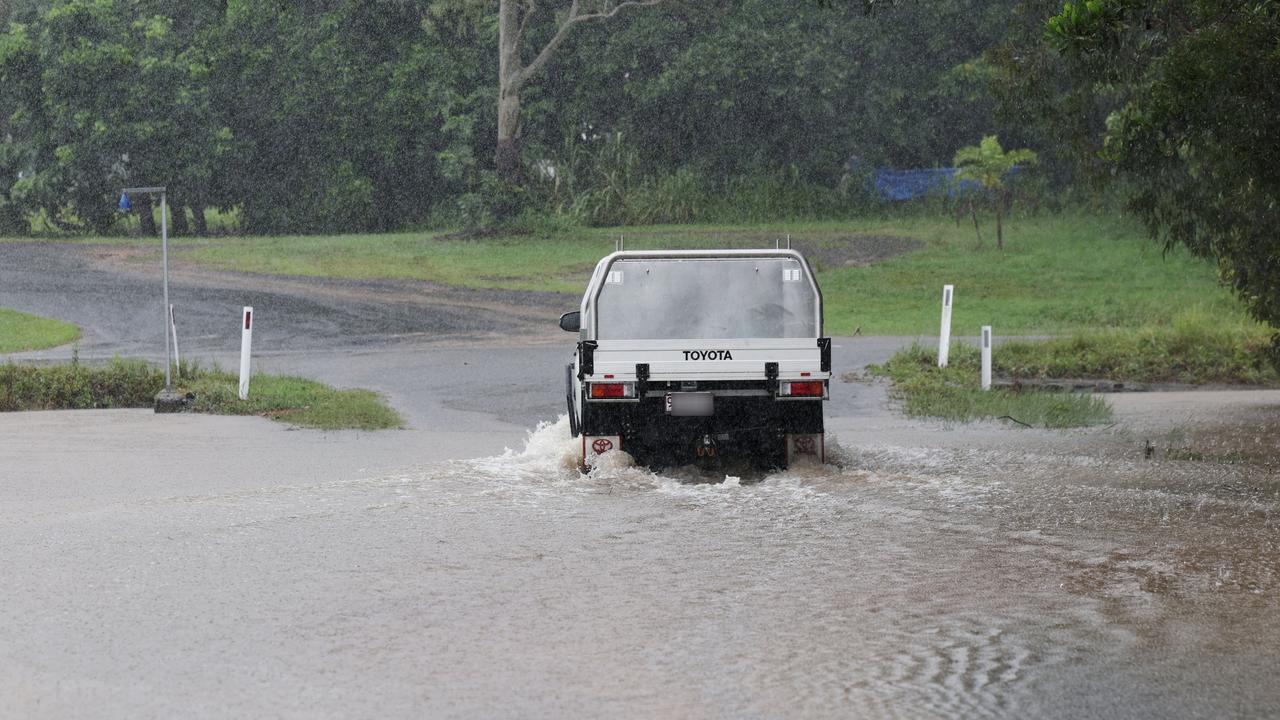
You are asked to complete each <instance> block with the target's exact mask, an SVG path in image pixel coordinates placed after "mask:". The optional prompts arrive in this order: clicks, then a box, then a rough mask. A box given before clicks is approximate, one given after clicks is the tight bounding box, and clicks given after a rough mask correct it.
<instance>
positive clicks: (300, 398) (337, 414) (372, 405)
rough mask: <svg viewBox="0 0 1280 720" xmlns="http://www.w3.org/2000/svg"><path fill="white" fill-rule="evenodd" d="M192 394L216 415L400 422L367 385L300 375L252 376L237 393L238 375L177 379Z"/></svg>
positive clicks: (307, 422) (327, 426)
mask: <svg viewBox="0 0 1280 720" xmlns="http://www.w3.org/2000/svg"><path fill="white" fill-rule="evenodd" d="M178 385H179V386H180V388H181V390H182V391H184V392H190V393H193V394H194V395H195V396H196V399H195V401H194V403H193V404H192V407H193V409H194V410H196V411H197V412H206V413H212V414H216V415H263V416H266V417H269V418H272V419H275V420H280V421H283V422H287V423H289V424H292V425H301V426H303V427H312V428H319V429H322V430H339V429H343V428H355V429H359V430H381V429H386V428H398V427H402V426H403V425H404V421H403V420H402V419H401V418H400V416H399V414H397V413H396V411H395V410H392V409H391V408H390V407H388V406H387V404H386V402H385V401H384V400H383V399H382V397H381V396H379V395H378V394H377V393H375V392H372V391H369V390H337V389H335V388H332V387H330V386H328V385H324V384H323V383H318V382H316V381H314V380H307V379H306V378H300V377H292V376H287V375H284V376H281V375H255V376H253V377H252V378H251V380H250V384H249V397H248V399H246V400H240V399H239V397H238V396H237V391H238V388H239V379H238V378H237V377H236V376H234V375H231V374H229V373H224V372H217V371H214V372H208V373H202V374H200V375H198V376H197V377H196V378H195V379H194V380H183V381H181V382H179V383H178Z"/></svg>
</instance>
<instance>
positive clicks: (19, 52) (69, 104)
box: [0, 0, 227, 232]
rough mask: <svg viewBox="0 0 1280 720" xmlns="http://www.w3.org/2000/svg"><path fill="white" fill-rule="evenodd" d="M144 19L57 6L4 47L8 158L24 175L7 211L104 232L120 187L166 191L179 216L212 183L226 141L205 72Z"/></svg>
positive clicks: (94, 1)
mask: <svg viewBox="0 0 1280 720" xmlns="http://www.w3.org/2000/svg"><path fill="white" fill-rule="evenodd" d="M136 10H137V8H135V7H134V6H133V5H132V4H131V3H126V2H124V0H59V1H58V2H55V3H53V6H52V7H51V8H50V9H49V10H48V11H47V12H45V13H44V14H43V15H41V16H39V18H38V19H36V20H35V21H34V22H32V23H31V24H29V25H22V24H14V25H12V26H10V28H9V30H8V32H6V33H5V34H4V36H3V38H0V82H2V84H3V88H4V90H3V91H2V94H0V98H3V102H4V105H5V106H6V107H7V108H8V109H9V110H10V114H9V118H8V122H9V127H8V142H9V143H10V144H11V146H12V147H11V148H9V151H10V154H11V155H12V156H16V157H19V158H20V159H21V160H20V164H21V165H23V166H25V167H23V169H22V177H21V178H19V179H17V180H16V182H14V183H13V185H12V187H10V188H9V201H10V202H16V203H18V204H20V205H21V206H22V207H23V208H25V209H27V210H36V209H39V210H43V211H44V212H45V213H46V215H47V217H48V218H50V219H51V220H52V221H53V222H55V223H56V224H58V225H61V226H63V227H69V228H81V229H92V230H95V231H97V232H106V231H107V230H108V229H109V228H110V226H111V225H112V224H113V223H114V221H115V215H114V211H113V210H114V205H115V196H116V193H118V192H119V189H120V188H121V187H122V186H125V185H130V184H166V185H169V186H171V187H172V188H173V189H174V192H173V194H172V195H173V197H175V198H177V199H179V203H178V204H179V206H180V205H181V198H182V197H183V196H184V195H185V194H186V193H187V191H188V189H189V188H192V187H195V186H197V185H198V184H199V183H200V178H202V177H207V176H209V175H211V174H213V172H215V171H214V169H213V168H214V166H216V164H217V162H218V160H219V158H220V156H221V155H222V152H223V150H224V149H225V147H226V145H225V140H226V138H227V136H226V133H225V131H224V130H222V129H221V128H218V127H217V126H216V125H214V124H213V123H212V122H211V119H212V113H211V112H210V110H209V108H208V105H207V100H208V97H207V94H206V93H205V92H204V84H203V82H202V79H203V76H204V74H205V73H206V72H207V67H206V66H205V65H204V64H203V63H202V61H201V58H200V57H199V55H198V53H196V52H194V51H193V50H192V49H191V47H190V46H189V45H187V44H186V43H184V42H183V41H182V39H181V38H180V37H179V36H178V35H177V34H176V33H175V32H174V31H173V24H172V21H171V20H170V19H169V18H167V17H165V16H163V15H156V14H148V13H145V12H143V13H139V12H137V11H136ZM146 209H147V208H146V206H145V205H144V206H143V210H144V212H143V213H142V217H143V219H144V223H146V222H149V220H150V213H149V212H145V210H146Z"/></svg>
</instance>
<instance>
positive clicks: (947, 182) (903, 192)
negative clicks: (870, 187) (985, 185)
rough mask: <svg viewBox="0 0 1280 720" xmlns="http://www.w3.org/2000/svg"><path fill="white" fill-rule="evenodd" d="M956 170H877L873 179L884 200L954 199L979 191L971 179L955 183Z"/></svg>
mask: <svg viewBox="0 0 1280 720" xmlns="http://www.w3.org/2000/svg"><path fill="white" fill-rule="evenodd" d="M955 174H956V169H955V168H932V169H928V170H890V169H888V168H879V169H877V170H876V172H875V175H874V176H873V177H872V179H871V182H872V183H873V184H874V187H875V191H876V194H877V195H879V196H880V197H882V198H884V199H886V200H911V199H912V198H918V197H925V196H928V195H933V196H940V195H946V196H947V197H955V196H956V195H960V194H963V193H967V192H975V191H977V190H978V183H976V182H974V181H972V180H961V181H960V182H959V183H956V182H954V180H953V178H954V177H955Z"/></svg>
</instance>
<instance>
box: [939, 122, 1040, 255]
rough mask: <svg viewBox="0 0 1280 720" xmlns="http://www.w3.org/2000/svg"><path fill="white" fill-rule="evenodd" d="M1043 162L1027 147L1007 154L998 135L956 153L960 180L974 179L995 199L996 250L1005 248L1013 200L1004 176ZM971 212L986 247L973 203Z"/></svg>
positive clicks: (970, 202) (956, 164) (970, 207)
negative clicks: (1008, 211)
mask: <svg viewBox="0 0 1280 720" xmlns="http://www.w3.org/2000/svg"><path fill="white" fill-rule="evenodd" d="M1038 161H1039V158H1037V157H1036V154H1035V153H1034V152H1032V151H1030V150H1027V149H1026V148H1021V149H1018V150H1010V151H1008V152H1005V150H1004V148H1002V147H1000V141H999V140H998V139H996V136H995V135H988V136H986V137H984V138H982V142H981V143H980V144H978V145H970V146H969V147H963V148H960V149H959V150H957V151H956V157H955V160H954V161H953V163H954V165H955V166H956V180H957V181H963V180H972V181H973V182H976V183H978V185H980V186H981V187H982V192H983V194H984V195H986V197H987V198H988V199H989V200H992V201H993V203H994V205H995V210H996V247H998V248H1000V249H1001V250H1003V249H1004V225H1003V217H1004V208H1005V205H1006V204H1007V203H1008V202H1009V200H1010V199H1011V195H1010V192H1009V190H1008V188H1007V187H1006V186H1005V184H1004V176H1005V174H1006V173H1008V172H1009V171H1010V170H1012V169H1013V168H1015V167H1017V166H1018V165H1034V164H1035V163H1036V162H1038ZM969 212H970V213H972V215H973V229H974V231H975V232H977V233H978V244H979V245H981V244H982V232H981V231H979V230H978V213H977V212H976V211H975V210H974V208H973V201H972V200H970V201H969Z"/></svg>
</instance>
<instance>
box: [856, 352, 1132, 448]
mask: <svg viewBox="0 0 1280 720" xmlns="http://www.w3.org/2000/svg"><path fill="white" fill-rule="evenodd" d="M869 369H870V371H871V372H872V373H874V374H877V375H882V376H885V377H888V378H890V379H892V380H893V393H894V395H895V396H896V397H897V398H898V399H899V400H900V401H901V402H902V409H903V412H905V413H906V414H907V415H908V416H911V417H932V418H941V419H943V420H951V421H954V422H968V421H971V420H984V419H985V420H997V419H1010V420H1013V421H1015V422H1018V423H1021V424H1024V425H1030V426H1032V427H1045V428H1071V427H1084V426H1088V425H1101V424H1105V423H1108V422H1111V418H1112V415H1111V407H1110V406H1109V405H1107V403H1106V401H1105V400H1103V399H1102V398H1100V397H1097V396H1094V395H1081V394H1076V393H1043V392H1013V391H1009V390H1001V389H993V390H988V391H983V390H982V389H981V387H980V382H979V371H980V369H981V360H980V357H979V355H978V350H977V349H976V348H973V347H969V346H963V345H962V346H959V347H956V348H954V349H953V351H952V353H951V356H950V359H949V362H948V364H947V367H945V368H939V367H938V364H937V353H936V352H935V351H934V350H931V349H926V348H924V347H921V346H920V345H918V344H916V345H913V346H911V347H910V348H908V349H906V350H903V351H901V352H899V353H898V354H897V355H894V356H893V357H892V358H891V359H890V360H889V362H887V363H885V364H884V365H881V366H871V368H869Z"/></svg>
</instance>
